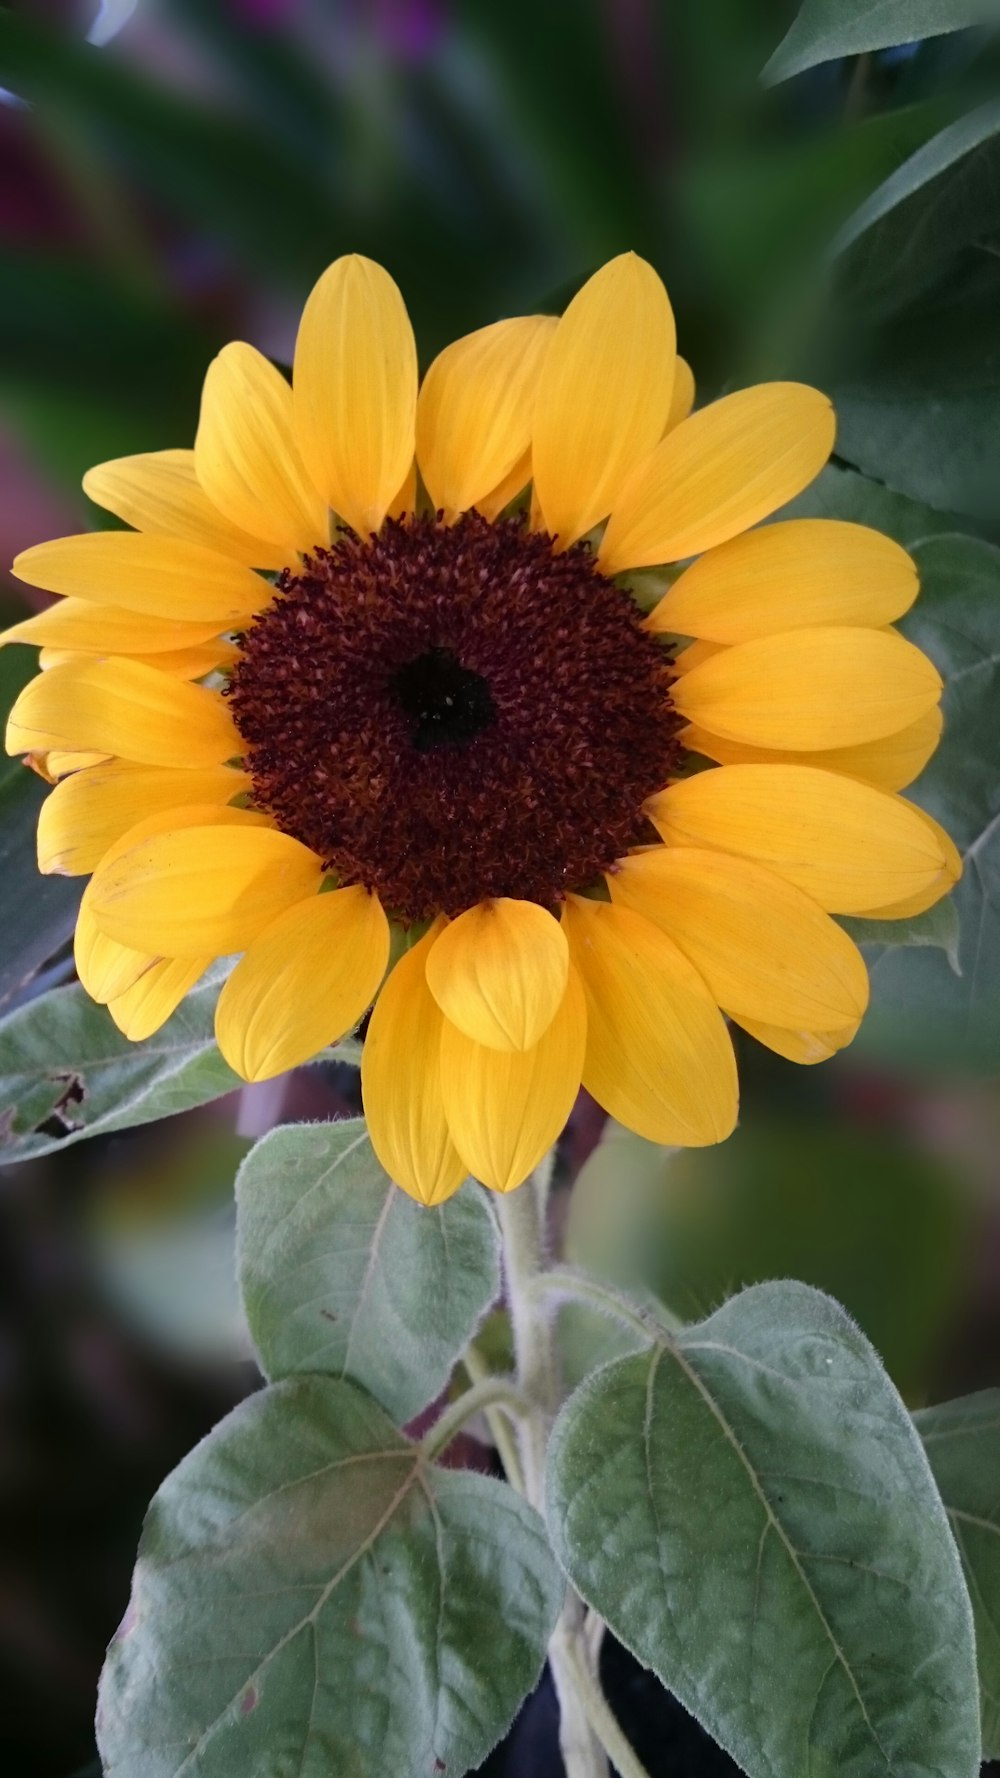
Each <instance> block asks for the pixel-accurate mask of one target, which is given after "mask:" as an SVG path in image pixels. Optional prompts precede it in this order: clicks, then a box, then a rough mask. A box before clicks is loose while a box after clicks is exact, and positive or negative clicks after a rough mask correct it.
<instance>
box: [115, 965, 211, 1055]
mask: <svg viewBox="0 0 1000 1778" xmlns="http://www.w3.org/2000/svg"><path fill="white" fill-rule="evenodd" d="M212 961H213V959H212V958H211V957H195V958H194V959H192V958H190V957H160V958H158V959H157V961H156V962H155V963H151V964H150V966H149V968H148V969H146V970H144V971H143V973H142V975H141V976H140V977H139V979H138V981H136V982H133V984H132V986H131V987H130V988H126V990H125V992H124V994H118V995H116V996H115V997H114V998H113V999H111V1000H109V1001H108V1011H109V1013H110V1014H111V1017H112V1018H113V1019H114V1021H115V1024H116V1025H117V1026H118V1029H119V1031H120V1032H121V1033H122V1035H123V1036H124V1037H127V1038H128V1039H129V1042H130V1043H145V1041H146V1038H147V1037H152V1036H153V1033H154V1032H156V1031H159V1029H160V1027H161V1025H165V1024H166V1022H167V1020H168V1019H169V1018H170V1016H171V1014H172V1013H175V1012H176V1011H177V1008H178V1007H179V1006H180V1003H181V1001H182V1000H183V999H184V996H185V995H186V994H188V993H190V991H191V989H192V988H193V987H194V985H195V983H196V982H197V980H198V979H199V977H200V976H203V975H204V973H205V971H206V969H207V968H208V966H209V964H210V963H211V962H212Z"/></svg>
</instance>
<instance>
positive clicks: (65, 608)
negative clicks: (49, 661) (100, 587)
mask: <svg viewBox="0 0 1000 1778" xmlns="http://www.w3.org/2000/svg"><path fill="white" fill-rule="evenodd" d="M219 629H220V625H219V624H217V623H215V622H212V621H210V622H208V623H201V624H182V623H176V622H175V621H174V619H173V618H170V617H150V616H149V615H148V613H146V612H143V611H125V610H123V609H122V608H120V607H119V606H117V605H93V604H91V602H90V600H89V599H57V600H56V603H55V604H54V605H48V606H46V609H45V610H44V611H39V612H36V614H35V616H34V617H26V618H24V619H23V620H22V622H21V623H19V624H12V625H11V627H10V629H9V630H3V631H0V648H3V647H4V646H5V645H6V644H7V643H8V642H27V643H30V644H31V646H32V647H35V648H67V649H72V650H74V651H75V652H76V653H77V654H141V655H149V654H169V653H174V652H175V651H176V650H177V649H179V648H197V647H198V646H199V645H200V644H201V643H204V642H211V641H213V640H214V638H215V637H217V636H218V633H219Z"/></svg>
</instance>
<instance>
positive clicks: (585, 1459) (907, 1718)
mask: <svg viewBox="0 0 1000 1778" xmlns="http://www.w3.org/2000/svg"><path fill="white" fill-rule="evenodd" d="M548 1516H549V1525H550V1530H551V1533H552V1537H553V1542H554V1545H555V1549H556V1554H557V1555H558V1557H559V1558H560V1560H561V1561H562V1563H563V1566H564V1567H565V1569H566V1572H567V1573H568V1575H569V1577H570V1579H571V1581H572V1582H573V1585H574V1586H575V1587H576V1588H577V1589H578V1591H579V1592H580V1593H581V1594H582V1595H583V1597H584V1598H585V1599H586V1600H587V1601H588V1602H589V1603H590V1604H591V1605H592V1606H593V1607H594V1608H595V1609H596V1610H597V1611H598V1612H599V1613H600V1615H601V1616H602V1617H603V1618H604V1619H605V1621H606V1622H607V1623H608V1624H609V1625H610V1627H611V1629H612V1630H613V1631H614V1633H615V1635H616V1636H618V1637H619V1639H620V1640H621V1641H622V1642H624V1643H625V1644H626V1645H627V1646H628V1647H629V1648H631V1649H632V1651H633V1652H634V1653H635V1654H636V1655H637V1656H638V1658H639V1659H640V1660H641V1661H642V1662H643V1663H644V1664H645V1665H647V1666H649V1667H652V1668H653V1670H654V1671H655V1672H656V1673H657V1674H658V1676H659V1677H660V1679H661V1680H662V1681H663V1683H664V1684H665V1685H667V1686H669V1688H670V1690H671V1691H672V1692H674V1693H675V1694H676V1696H677V1697H678V1698H679V1699H680V1700H681V1702H682V1703H683V1704H684V1705H685V1707H686V1708H687V1709H688V1710H690V1711H691V1712H692V1714H693V1715H694V1716H696V1717H697V1718H698V1720H699V1721H700V1722H701V1723H702V1724H703V1726H704V1727H705V1728H706V1729H708V1730H709V1732H710V1733H711V1734H713V1735H714V1736H715V1737H716V1739H717V1740H718V1741H720V1742H721V1743H722V1745H723V1746H724V1747H725V1748H727V1749H728V1751H729V1752H730V1753H731V1754H732V1755H733V1758H734V1759H736V1760H737V1761H738V1763H739V1764H740V1765H741V1766H742V1768H743V1770H744V1771H745V1772H748V1773H750V1774H752V1778H758V1775H759V1778H802V1774H803V1773H804V1772H811V1773H815V1774H820V1773H822V1774H824V1775H829V1778H833V1774H836V1775H837V1778H872V1774H873V1773H883V1774H888V1775H889V1778H976V1774H977V1773H978V1770H979V1700H978V1693H977V1685H976V1668H975V1649H974V1646H973V1632H972V1612H971V1608H970V1605H969V1599H968V1595H967V1593H966V1589H965V1584H964V1581H963V1577H962V1570H961V1564H960V1563H959V1560H958V1555H957V1553H956V1550H955V1546H954V1543H953V1541H952V1538H951V1535H950V1532H949V1529H948V1521H947V1518H946V1516H945V1512H944V1508H943V1507H942V1505H941V1501H940V1498H939V1496H938V1493H937V1490H936V1489H935V1486H934V1482H933V1478H932V1476H931V1472H930V1469H929V1467H928V1464H927V1459H926V1457H925V1456H924V1452H923V1448H922V1446H921V1443H920V1440H919V1438H918V1437H917V1434H916V1431H915V1429H914V1426H913V1422H912V1421H911V1419H910V1417H909V1415H908V1414H907V1413H906V1410H905V1408H904V1407H903V1404H902V1402H901V1401H900V1399H899V1396H898V1395H897V1394H896V1391H895V1390H894V1388H893V1387H892V1384H891V1383H890V1381H889V1379H888V1377H887V1376H886V1374H885V1372H884V1370H883V1369H882V1366H881V1364H880V1363H879V1360H878V1357H877V1355H876V1354H875V1352H874V1351H873V1349H872V1347H871V1346H870V1345H869V1344H868V1341H867V1340H866V1339H865V1338H864V1336H863V1335H862V1334H861V1333H860V1332H859V1330H858V1329H857V1328H856V1326H855V1325H854V1323H853V1322H852V1321H850V1319H849V1318H848V1317H847V1315H845V1314H844V1311H843V1310H842V1309H840V1308H839V1307H838V1305H837V1304H836V1303H834V1302H833V1301H832V1300H831V1299H830V1298H829V1297H825V1296H822V1295H821V1294H820V1293H819V1292H818V1291H814V1290H810V1289H808V1288H807V1287H806V1286H805V1285H800V1284H763V1285H757V1286H755V1287H754V1288H752V1289H750V1290H747V1291H745V1292H744V1293H743V1294H742V1295H740V1296H738V1297H734V1298H733V1299H732V1300H731V1301H730V1302H728V1303H727V1304H725V1306H724V1307H723V1308H721V1309H719V1310H718V1311H717V1312H716V1314H714V1315H712V1316H710V1317H709V1319H708V1320H707V1321H703V1322H702V1323H701V1324H700V1325H698V1326H695V1327H691V1328H687V1329H685V1330H684V1332H683V1333H682V1334H681V1335H679V1336H677V1337H676V1338H671V1337H670V1336H669V1335H668V1334H667V1333H666V1332H662V1333H656V1334H654V1335H653V1336H652V1337H651V1342H650V1347H649V1350H648V1351H647V1352H645V1353H638V1354H635V1355H633V1356H631V1357H627V1358H620V1359H616V1360H615V1361H614V1362H613V1363H611V1364H608V1365H605V1366H604V1368H603V1369H601V1370H599V1371H597V1372H595V1373H594V1374H593V1375H592V1376H591V1377H589V1378H588V1379H587V1380H586V1382H584V1383H583V1384H582V1385H581V1387H580V1388H579V1389H578V1390H577V1391H576V1393H575V1394H574V1395H573V1396H571V1398H570V1400H569V1402H568V1403H567V1404H566V1406H565V1408H564V1409H563V1411H562V1413H561V1415H560V1417H559V1420H558V1421H557V1423H556V1428H555V1432H554V1435H553V1440H552V1447H551V1460H550V1471H549V1488H548Z"/></svg>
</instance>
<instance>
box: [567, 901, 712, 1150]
mask: <svg viewBox="0 0 1000 1778" xmlns="http://www.w3.org/2000/svg"><path fill="white" fill-rule="evenodd" d="M563 920H564V923H565V926H566V933H567V937H568V939H569V946H570V957H571V959H572V962H573V966H574V968H575V969H576V970H577V971H578V972H579V975H580V979H581V981H582V983H583V989H584V994H585V996H586V1002H587V1052H586V1057H585V1060H584V1067H583V1084H584V1086H585V1087H586V1088H587V1091H588V1092H589V1093H592V1094H593V1096H594V1098H595V1099H596V1100H597V1102H598V1104H599V1105H603V1107H604V1109H605V1111H608V1112H610V1113H611V1116H612V1117H614V1118H617V1120H618V1122H619V1123H622V1124H624V1125H625V1126H626V1128H627V1129H630V1130H634V1131H635V1132H636V1134H637V1135H639V1136H644V1137H646V1139H647V1140H648V1141H650V1142H665V1143H676V1144H681V1145H684V1146H686V1147H693V1148H699V1147H702V1146H704V1145H705V1144H707V1143H710V1142H721V1141H723V1139H724V1138H725V1137H726V1136H728V1135H729V1134H730V1133H731V1131H732V1129H733V1127H734V1125H735V1123H736V1111H737V1101H738V1088H737V1081H736V1063H735V1059H734V1057H733V1046H732V1044H731V1042H730V1040H729V1033H728V1031H727V1030H726V1024H725V1020H724V1019H723V1017H722V1014H721V1013H720V1012H719V1009H718V1007H717V1006H716V1004H715V1002H714V1000H713V999H712V998H711V996H710V994H709V992H708V989H707V987H706V986H705V983H704V982H703V980H702V978H701V977H700V976H699V975H698V973H697V971H696V970H695V969H693V968H692V966H691V964H690V963H689V962H688V960H687V958H686V957H685V956H684V955H683V954H682V953H681V951H679V950H678V948H677V946H676V945H675V944H673V943H672V942H671V941H670V939H668V938H667V937H666V935H665V933H663V932H661V931H659V930H658V928H657V927H655V926H652V925H650V923H649V921H648V920H643V919H642V918H641V917H640V916H639V915H638V914H635V913H633V912H632V910H631V909H630V908H624V907H616V906H614V905H613V904H609V903H607V902H600V901H586V900H584V899H583V898H582V897H580V896H576V895H571V896H569V897H568V898H567V901H566V906H565V909H564V913H563Z"/></svg>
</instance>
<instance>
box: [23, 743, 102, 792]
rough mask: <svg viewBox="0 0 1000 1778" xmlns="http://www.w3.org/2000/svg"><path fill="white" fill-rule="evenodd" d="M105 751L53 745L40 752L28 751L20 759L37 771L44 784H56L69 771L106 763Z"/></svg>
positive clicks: (80, 770) (82, 769)
mask: <svg viewBox="0 0 1000 1778" xmlns="http://www.w3.org/2000/svg"><path fill="white" fill-rule="evenodd" d="M107 759H108V755H107V754H106V753H85V752H74V751H73V750H72V749H67V748H63V747H53V748H50V749H49V750H48V751H45V750H44V749H43V750H42V751H41V752H40V753H35V752H28V753H26V754H25V756H24V759H23V761H22V764H23V765H26V766H28V767H29V769H30V770H31V771H33V772H37V773H38V776H39V777H40V778H44V779H45V782H46V784H58V783H59V781H60V779H61V778H65V777H67V776H68V775H69V773H70V772H85V771H86V770H87V768H88V767H89V766H102V765H105V764H106V763H107Z"/></svg>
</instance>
